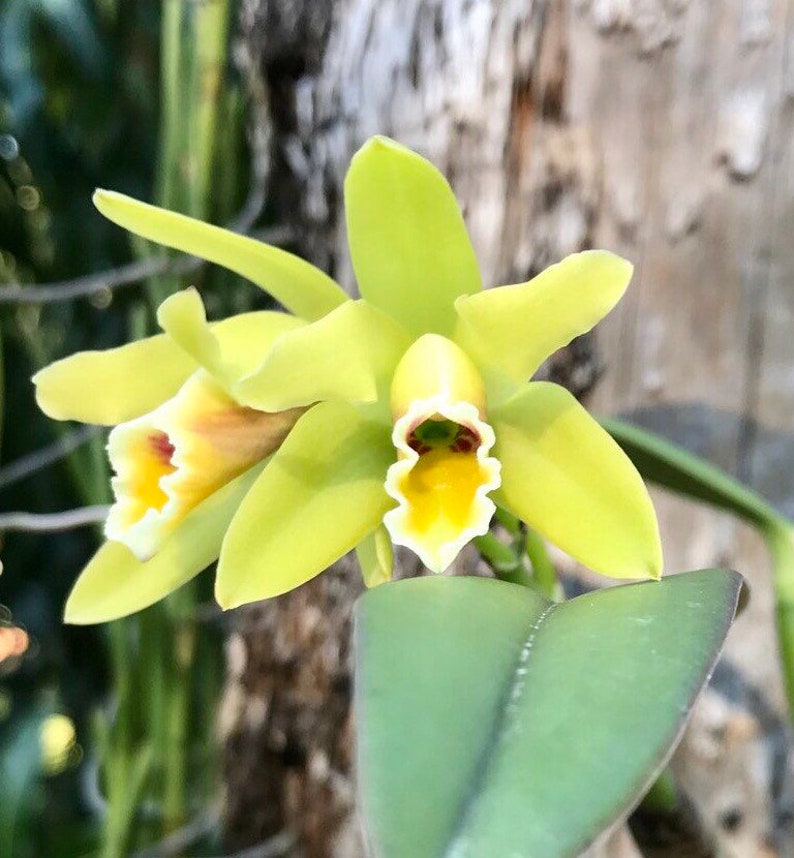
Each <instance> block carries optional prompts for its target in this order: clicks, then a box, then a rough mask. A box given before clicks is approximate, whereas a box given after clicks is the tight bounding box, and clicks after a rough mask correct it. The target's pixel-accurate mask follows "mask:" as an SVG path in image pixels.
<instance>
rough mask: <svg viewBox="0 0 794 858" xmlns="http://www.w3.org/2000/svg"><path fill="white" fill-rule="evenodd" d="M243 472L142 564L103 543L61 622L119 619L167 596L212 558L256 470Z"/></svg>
mask: <svg viewBox="0 0 794 858" xmlns="http://www.w3.org/2000/svg"><path fill="white" fill-rule="evenodd" d="M262 467H263V463H261V462H260V463H259V464H257V465H256V466H255V467H253V468H251V469H250V470H248V471H246V472H245V473H244V474H242V475H240V476H239V477H237V479H235V480H233V481H232V482H230V483H229V484H228V485H226V486H224V487H223V488H222V489H220V490H218V491H217V492H215V493H214V494H212V495H210V496H209V497H208V498H207V499H206V500H205V501H203V502H202V503H200V504H199V505H198V506H197V507H196V508H195V509H194V510H192V512H190V513H189V514H188V515H187V516H186V517H185V519H184V520H183V521H182V522H181V523H180V524H179V525H177V526H176V528H175V530H174V532H173V533H172V534H171V536H170V537H169V538H168V540H167V541H166V543H165V544H164V545H163V547H162V548H161V549H160V550H159V551H158V552H157V554H155V555H154V557H152V558H151V560H147V561H145V562H141V561H140V560H138V559H137V558H136V557H135V556H134V555H133V554H132V552H131V551H130V550H129V549H128V548H127V547H126V546H125V545H122V544H121V543H120V542H106V543H105V544H104V545H103V546H102V547H101V548H100V549H99V551H98V552H97V553H96V554H95V555H94V557H93V558H92V559H91V561H90V562H89V563H88V566H86V568H85V569H84V570H83V572H82V574H81V575H80V577H79V578H78V579H77V582H76V583H75V585H74V587H73V588H72V592H71V593H70V595H69V599H68V601H67V602H66V610H65V614H64V620H65V621H66V622H67V623H75V624H77V625H85V624H88V623H104V622H107V621H108V620H115V619H117V618H118V617H125V616H127V615H128V614H133V613H135V612H136V611H140V610H141V609H143V608H147V607H148V606H149V605H152V604H154V603H155V602H157V601H159V600H160V599H162V598H163V597H164V596H167V595H168V594H169V593H170V592H172V591H173V590H176V589H177V587H181V586H182V584H184V583H185V582H187V581H189V580H190V579H191V578H193V577H194V576H196V575H198V573H199V572H201V570H202V569H204V568H206V567H207V566H209V564H210V563H212V561H213V560H215V559H216V558H217V557H218V554H219V552H220V548H221V541H222V539H223V534H224V533H225V531H226V528H227V527H228V526H229V522H230V521H231V520H232V516H233V515H234V513H235V510H236V509H237V507H238V506H239V505H240V502H241V501H242V500H243V498H244V497H245V495H246V492H248V491H249V489H250V488H251V486H252V485H253V484H254V481H255V480H256V478H257V477H258V476H259V474H260V473H261V471H262Z"/></svg>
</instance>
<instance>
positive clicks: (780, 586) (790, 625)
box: [763, 518, 794, 713]
mask: <svg viewBox="0 0 794 858" xmlns="http://www.w3.org/2000/svg"><path fill="white" fill-rule="evenodd" d="M763 533H764V536H765V538H766V544H767V547H768V548H769V552H770V554H771V555H772V569H773V575H774V579H773V583H774V589H775V614H776V617H777V635H778V645H779V647H780V659H781V663H782V666H783V679H784V682H785V688H786V697H787V699H788V706H789V713H794V530H792V527H791V524H790V523H789V522H788V521H786V520H785V519H782V518H777V519H775V520H771V521H769V522H768V523H767V525H766V527H765V528H764V529H763Z"/></svg>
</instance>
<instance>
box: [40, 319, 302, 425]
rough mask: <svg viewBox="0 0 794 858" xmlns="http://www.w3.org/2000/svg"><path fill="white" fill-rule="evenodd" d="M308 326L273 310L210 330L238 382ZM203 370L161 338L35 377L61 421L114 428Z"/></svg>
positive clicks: (71, 360) (73, 359)
mask: <svg viewBox="0 0 794 858" xmlns="http://www.w3.org/2000/svg"><path fill="white" fill-rule="evenodd" d="M305 324H306V323H305V322H304V321H303V320H301V319H298V318H297V317H296V316H290V315H288V314H286V313H276V312H272V311H268V310H264V311H260V312H256V313H241V314H239V315H237V316H230V317H229V318H228V319H223V320H222V321H220V322H213V323H211V324H210V326H209V329H210V331H211V332H212V335H213V336H214V337H215V338H216V339H217V341H218V344H219V348H220V352H221V355H222V356H223V362H224V366H225V367H226V368H227V369H228V371H229V372H230V373H231V374H232V375H233V376H234V377H235V378H240V377H242V376H243V375H247V374H249V373H250V372H251V371H252V370H254V369H255V368H256V367H258V366H259V364H261V363H262V360H263V358H264V356H265V355H266V354H267V351H268V349H269V348H270V346H271V345H272V344H273V342H274V341H275V340H276V338H277V337H278V336H280V335H281V334H282V333H284V332H286V331H292V330H295V329H296V328H299V327H301V326H302V325H305ZM197 367H198V364H197V363H196V361H195V360H194V359H193V358H192V357H191V356H190V355H188V353H187V352H186V351H184V349H183V348H181V347H179V346H178V345H177V344H176V342H174V341H173V340H172V339H171V338H170V337H168V336H166V335H165V334H159V335H157V336H155V337H148V338H147V339H144V340H138V341H137V342H134V343H129V344H127V345H125V346H119V347H118V348H115V349H106V350H105V351H87V352H77V354H73V355H70V356H69V357H67V358H63V360H59V361H56V362H55V363H52V364H50V365H49V366H46V367H44V369H41V370H39V372H37V373H36V375H34V376H33V383H34V384H35V385H36V401H37V402H38V404H39V407H40V408H41V410H42V411H43V412H44V413H45V414H47V415H48V416H49V417H52V418H54V419H55V420H79V421H80V422H81V423H98V424H100V425H103V426H114V425H116V424H117V423H125V422H126V421H128V420H133V419H134V418H136V417H140V416H141V415H142V414H147V413H148V412H149V411H153V410H154V409H155V408H157V406H158V405H160V404H162V403H163V402H165V401H166V399H170V398H171V397H172V396H174V394H175V393H176V392H177V391H178V390H179V388H180V387H181V386H182V384H183V383H184V382H185V380H186V379H187V377H188V376H189V375H190V374H191V373H192V372H193V371H194V370H195V369H196V368H197Z"/></svg>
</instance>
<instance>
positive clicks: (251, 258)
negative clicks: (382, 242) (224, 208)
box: [94, 190, 347, 321]
mask: <svg viewBox="0 0 794 858" xmlns="http://www.w3.org/2000/svg"><path fill="white" fill-rule="evenodd" d="M94 205H95V206H96V207H97V208H98V209H99V211H100V212H102V214H103V215H104V216H105V217H106V218H108V220H112V221H113V223H116V224H118V225H119V226H122V227H124V229H127V230H129V231H130V232H133V233H135V234H136V235H140V236H141V237H142V238H146V239H149V240H150V241H156V242H157V243H158V244H163V245H165V246H166V247H173V248H174V249H175V250H181V251H184V252H185V253H192V254H194V255H195V256H199V257H201V258H202V259H206V260H208V261H209V262H215V263H217V264H218V265H222V266H223V267H224V268H228V269H229V271H234V272H235V274H239V275H241V276H242V277H246V278H248V280H250V281H251V282H252V283H256V285H257V286H259V287H261V288H262V289H264V290H265V291H266V292H269V293H270V294H271V295H272V296H273V297H274V298H275V299H276V300H277V301H280V302H281V303H282V304H283V305H284V306H285V307H286V308H287V309H288V310H291V311H292V312H293V313H295V314H296V315H298V316H300V317H301V318H303V319H307V320H309V321H313V320H315V319H319V318H321V317H322V316H324V315H325V314H326V313H328V312H330V311H331V310H333V309H334V307H338V306H339V305H340V304H342V303H344V302H345V301H346V300H347V295H345V293H344V292H343V291H342V288H341V287H340V286H339V285H338V284H337V283H335V282H334V281H333V280H332V279H331V278H330V277H329V276H328V275H327V274H325V273H323V272H322V271H320V269H319V268H315V267H314V266H313V265H311V264H310V263H308V262H306V260H305V259H301V258H300V257H299V256H295V255H293V254H292V253H287V251H286V250H281V249H280V248H278V247H273V246H271V245H269V244H264V243H262V242H261V241H256V239H253V238H248V237H247V236H244V235H238V234H237V233H235V232H231V231H230V230H228V229H222V228H221V227H219V226H212V225H211V224H208V223H204V222H203V221H200V220H195V219H194V218H191V217H186V216H185V215H181V214H177V213H176V212H170V211H167V210H166V209H161V208H158V207H157V206H152V205H149V204H148V203H142V202H140V201H139V200H135V199H133V198H132V197H127V196H125V195H124V194H119V193H116V192H115V191H104V190H97V191H96V192H95V193H94Z"/></svg>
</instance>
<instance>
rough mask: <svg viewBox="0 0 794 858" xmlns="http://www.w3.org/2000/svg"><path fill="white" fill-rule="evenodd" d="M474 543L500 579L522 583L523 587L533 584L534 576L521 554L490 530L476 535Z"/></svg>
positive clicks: (511, 582)
mask: <svg viewBox="0 0 794 858" xmlns="http://www.w3.org/2000/svg"><path fill="white" fill-rule="evenodd" d="M474 544H475V546H476V547H477V550H478V551H479V552H480V554H482V556H483V558H484V559H485V560H486V561H487V562H488V563H489V564H490V566H491V568H492V569H493V570H494V572H495V573H496V577H497V578H499V580H500V581H508V582H509V583H510V584H520V585H521V586H522V587H531V586H532V585H533V582H532V576H531V575H529V573H528V572H527V570H526V569H525V568H524V564H523V562H522V558H521V556H520V555H519V554H518V553H517V552H516V551H515V550H514V549H513V548H511V547H510V546H509V545H505V544H504V542H502V541H501V540H500V539H499V538H498V537H497V536H495V535H494V534H493V533H491V532H490V531H488V533H486V534H485V535H484V536H476V537H475V538H474Z"/></svg>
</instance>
